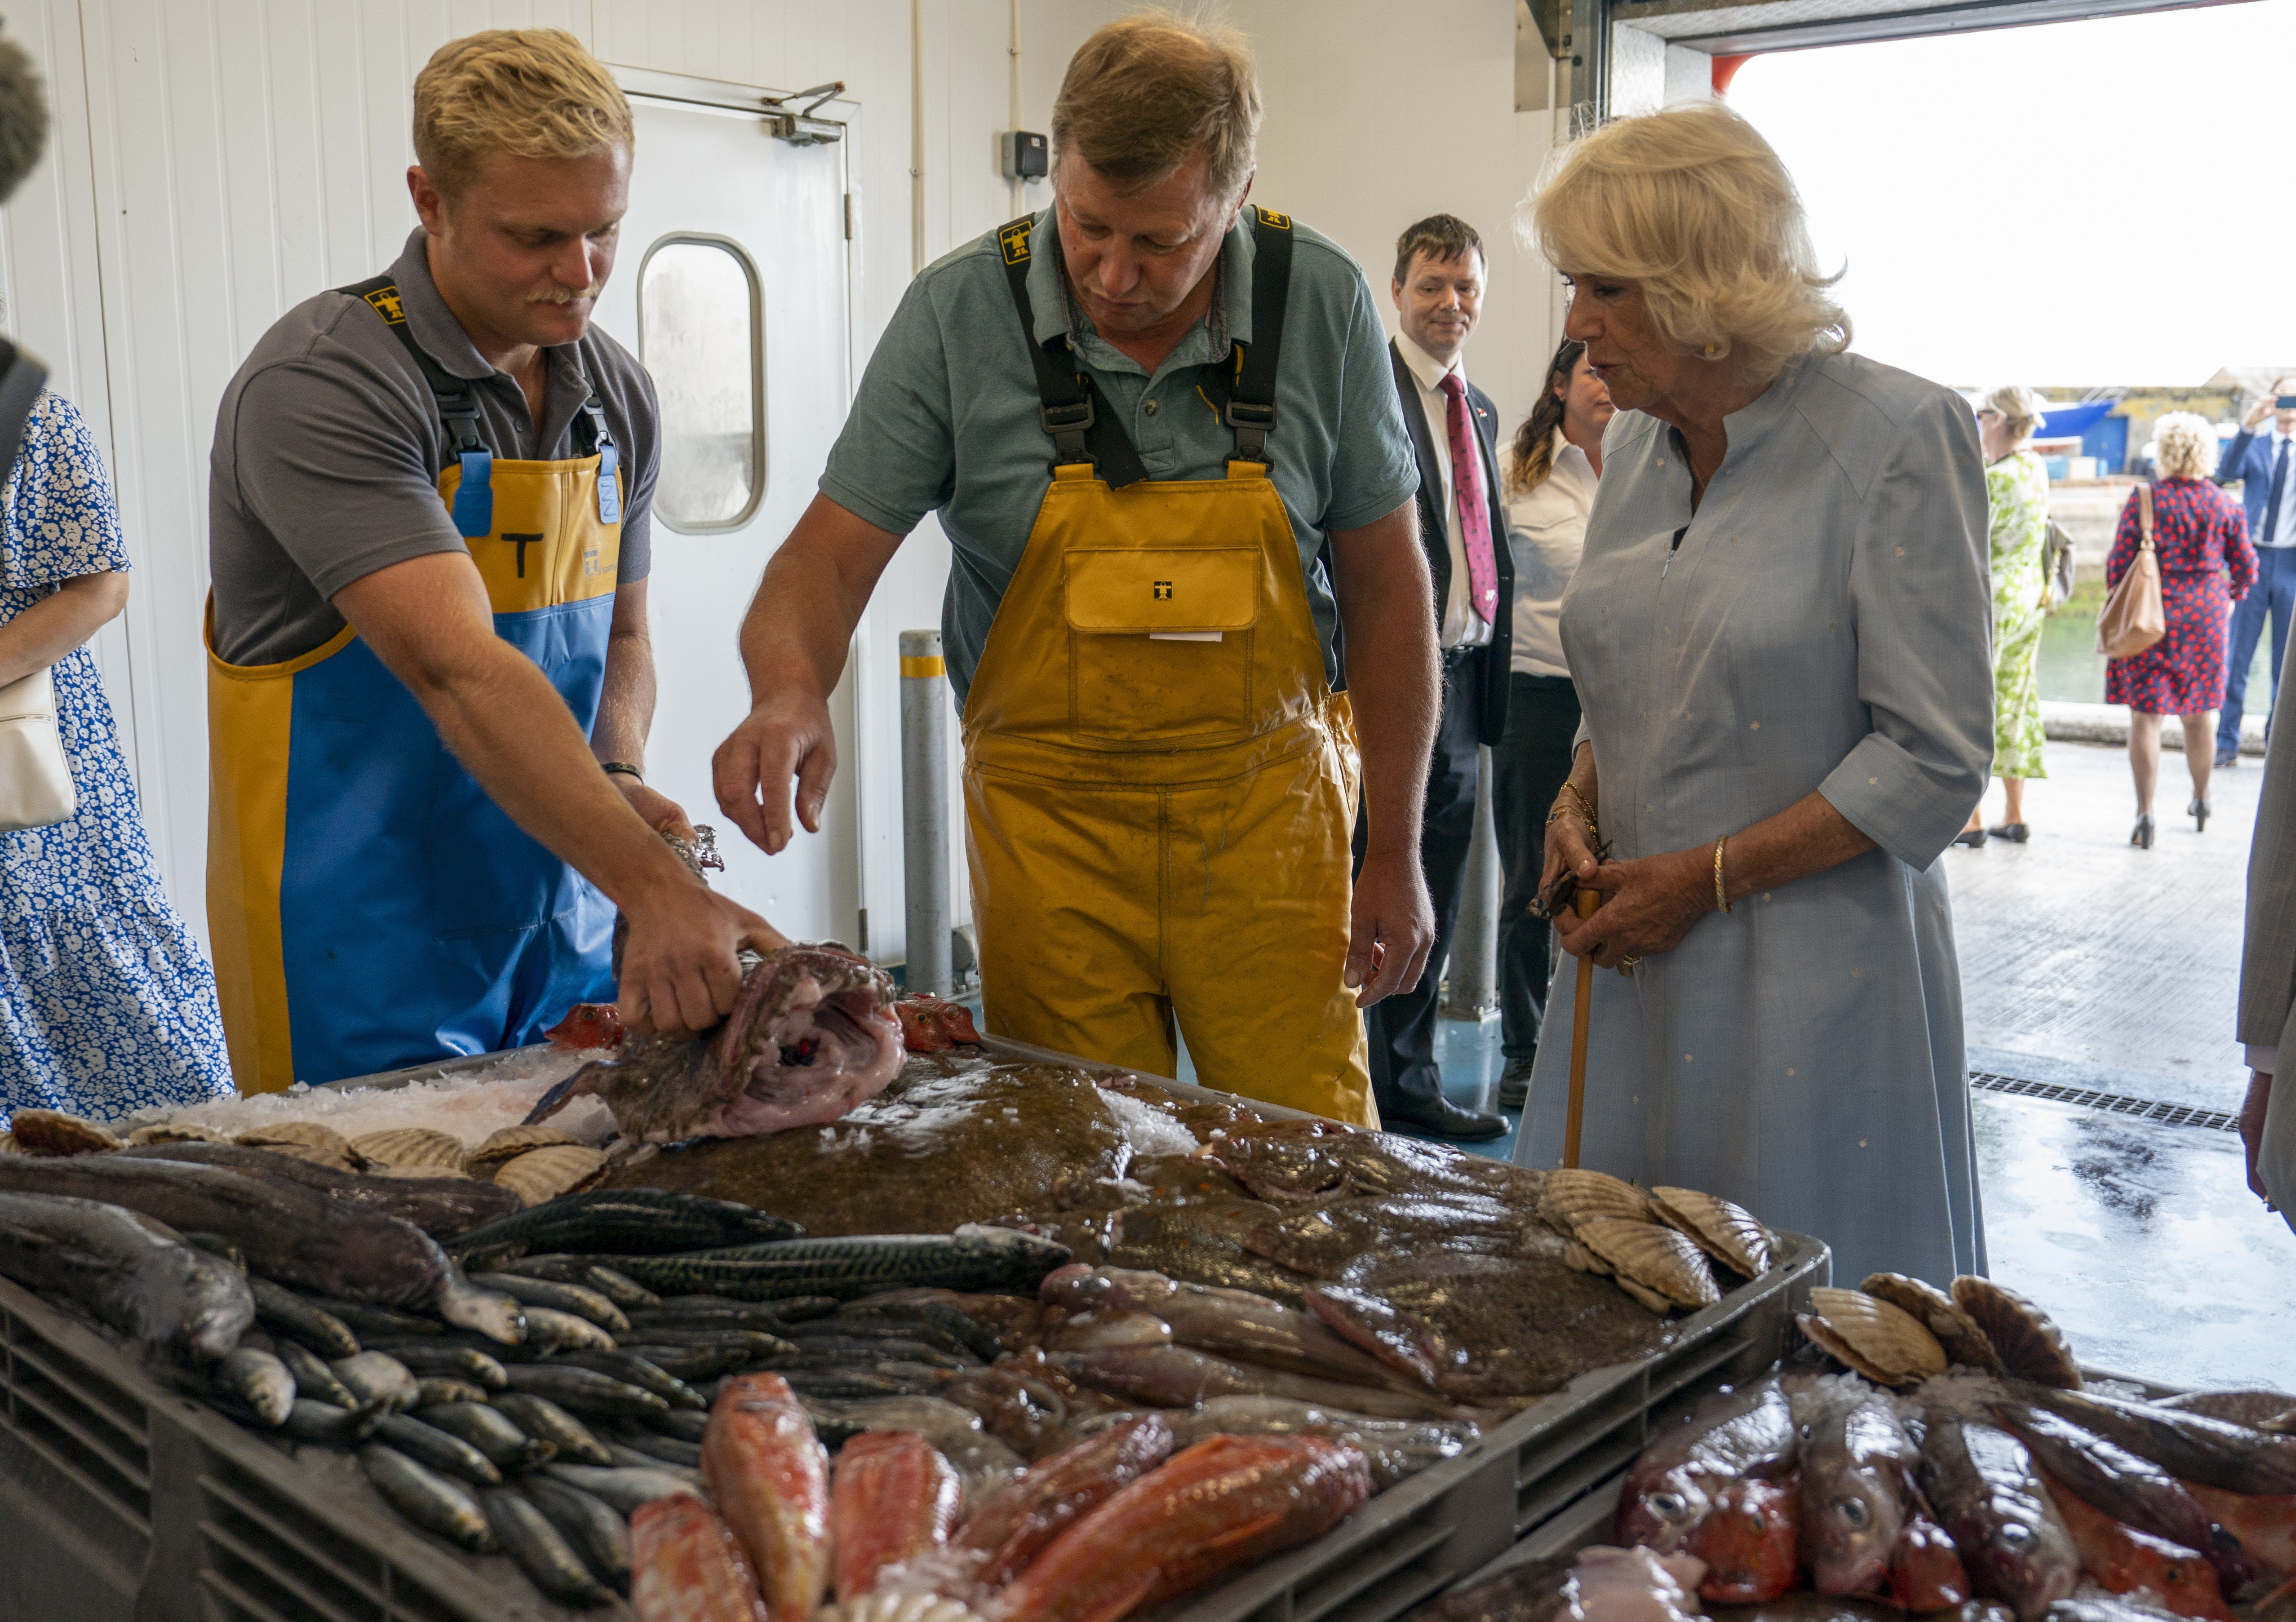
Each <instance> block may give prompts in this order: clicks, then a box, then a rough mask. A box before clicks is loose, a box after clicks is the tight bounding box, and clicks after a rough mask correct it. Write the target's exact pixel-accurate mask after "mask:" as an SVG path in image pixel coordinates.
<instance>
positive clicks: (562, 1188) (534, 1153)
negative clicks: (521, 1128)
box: [495, 1143, 606, 1205]
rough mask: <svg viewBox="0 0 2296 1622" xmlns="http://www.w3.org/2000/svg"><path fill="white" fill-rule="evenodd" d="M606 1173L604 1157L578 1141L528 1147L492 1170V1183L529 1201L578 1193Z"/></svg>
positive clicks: (532, 1202)
mask: <svg viewBox="0 0 2296 1622" xmlns="http://www.w3.org/2000/svg"><path fill="white" fill-rule="evenodd" d="M605 1175H606V1157H605V1156H603V1155H602V1154H600V1153H599V1152H598V1151H596V1150H594V1149H586V1148H584V1147H583V1146H582V1145H581V1144H579V1143H553V1144H550V1145H548V1146H547V1147H545V1148H542V1149H529V1150H528V1151H526V1152H525V1153H524V1154H522V1155H521V1156H519V1157H518V1159H515V1160H512V1161H510V1162H509V1163H508V1164H506V1165H504V1167H502V1169H501V1170H499V1171H497V1172H496V1173H495V1182H496V1184H497V1185H498V1186H500V1187H503V1188H506V1189H508V1190H510V1191H511V1192H512V1193H514V1194H516V1195H517V1196H518V1197H519V1198H520V1199H521V1200H524V1201H526V1203H527V1204H529V1205H540V1204H541V1203H542V1202H543V1201H544V1200H555V1199H557V1198H558V1196H559V1195H561V1194H578V1193H580V1192H582V1191H583V1190H584V1189H586V1188H588V1187H589V1186H591V1184H594V1183H596V1182H597V1181H598V1180H599V1179H600V1178H602V1177H603V1176H605Z"/></svg>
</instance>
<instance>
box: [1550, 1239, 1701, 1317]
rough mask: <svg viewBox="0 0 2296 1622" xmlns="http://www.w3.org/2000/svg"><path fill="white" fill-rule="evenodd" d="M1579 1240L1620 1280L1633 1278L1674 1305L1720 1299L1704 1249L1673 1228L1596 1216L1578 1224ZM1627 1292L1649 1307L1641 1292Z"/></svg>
mask: <svg viewBox="0 0 2296 1622" xmlns="http://www.w3.org/2000/svg"><path fill="white" fill-rule="evenodd" d="M1579 1243H1580V1244H1582V1245H1585V1246H1586V1247H1587V1249H1589V1250H1592V1251H1593V1252H1594V1253H1595V1255H1597V1256H1599V1257H1602V1258H1603V1260H1604V1261H1606V1262H1608V1263H1610V1264H1611V1266H1613V1267H1616V1268H1617V1269H1618V1270H1619V1282H1620V1284H1622V1285H1623V1284H1624V1283H1626V1282H1627V1281H1628V1280H1630V1279H1631V1280H1632V1281H1633V1282H1636V1283H1637V1284H1640V1285H1641V1286H1643V1288H1644V1290H1652V1291H1655V1292H1656V1293H1657V1294H1659V1295H1661V1296H1663V1297H1665V1298H1666V1299H1667V1300H1668V1301H1669V1302H1670V1303H1671V1304H1673V1305H1675V1306H1677V1307H1711V1306H1713V1305H1714V1303H1715V1302H1717V1301H1718V1300H1720V1299H1721V1298H1722V1291H1721V1290H1720V1289H1719V1288H1718V1286H1717V1285H1716V1284H1715V1282H1714V1269H1713V1268H1711V1267H1710V1266H1708V1265H1707V1262H1706V1252H1704V1251H1703V1250H1701V1249H1699V1248H1698V1247H1697V1246H1696V1245H1694V1244H1693V1243H1692V1242H1691V1241H1689V1240H1688V1239H1686V1238H1685V1237H1684V1236H1683V1235H1682V1234H1680V1233H1676V1232H1675V1231H1674V1230H1673V1229H1672V1228H1669V1227H1661V1225H1658V1224H1657V1223H1654V1222H1635V1221H1631V1220H1628V1219H1627V1218H1624V1217H1619V1216H1597V1217H1595V1219H1594V1220H1593V1221H1592V1222H1586V1223H1581V1224H1580V1225H1579ZM1629 1293H1630V1294H1634V1296H1635V1298H1636V1300H1638V1301H1644V1305H1645V1306H1647V1305H1649V1303H1648V1302H1647V1301H1646V1300H1644V1298H1643V1296H1642V1295H1641V1294H1640V1293H1638V1292H1633V1291H1629Z"/></svg>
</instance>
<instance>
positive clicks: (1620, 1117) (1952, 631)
mask: <svg viewBox="0 0 2296 1622" xmlns="http://www.w3.org/2000/svg"><path fill="white" fill-rule="evenodd" d="M1726 428H1727V432H1728V436H1729V448H1728V453H1727V455H1726V456H1725V458H1724V460H1723V463H1722V466H1721V469H1720V471H1718V473H1717V474H1716V475H1715V477H1714V479H1712V481H1711V482H1710V484H1709V485H1708V487H1707V491H1706V496H1705V499H1704V501H1703V502H1702V504H1701V505H1700V507H1699V510H1698V512H1697V514H1696V516H1695V517H1693V515H1692V512H1691V507H1690V475H1689V471H1688V469H1687V467H1686V466H1685V463H1684V460H1683V455H1682V450H1681V442H1680V439H1679V437H1678V436H1677V434H1676V433H1675V431H1674V430H1672V429H1670V428H1669V427H1668V426H1667V425H1666V424H1664V423H1662V422H1659V421H1658V420H1657V419H1656V418H1653V417H1649V416H1645V415H1644V414H1641V413H1639V412H1621V413H1620V414H1619V416H1618V417H1617V419H1616V420H1615V421H1613V422H1611V426H1610V429H1609V431H1608V432H1607V433H1606V434H1605V435H1604V438H1603V481H1602V484H1601V486H1600V487H1599V489H1598V491H1597V493H1596V496H1595V510H1594V512H1593V514H1592V516H1591V518H1590V519H1589V520H1588V523H1587V551H1586V556H1585V559H1584V561H1581V562H1580V564H1579V571H1578V573H1577V575H1576V576H1575V577H1574V578H1572V580H1571V583H1570V589H1569V590H1568V591H1567V592H1566V593H1565V594H1563V598H1562V643H1563V648H1564V651H1565V653H1566V655H1567V656H1568V658H1569V660H1570V670H1571V673H1572V675H1573V676H1575V677H1576V679H1577V682H1578V685H1579V699H1580V701H1581V702H1582V703H1583V704H1584V705H1585V707H1586V716H1587V720H1586V725H1585V728H1584V729H1583V731H1582V734H1581V735H1582V736H1584V737H1588V738H1591V739H1592V740H1593V741H1594V746H1595V769H1596V773H1597V776H1598V780H1599V785H1600V799H1599V813H1600V816H1601V820H1602V831H1603V838H1604V839H1605V840H1608V841H1609V842H1610V843H1611V847H1612V848H1611V855H1612V856H1613V857H1615V858H1616V859H1620V860H1626V859H1630V858H1633V857H1636V856H1653V855H1658V854H1661V853H1663V852H1666V851H1670V850H1680V849H1683V848H1688V847H1700V848H1704V849H1706V850H1709V851H1710V850H1711V848H1712V846H1713V842H1714V840H1715V839H1716V838H1717V837H1718V836H1719V835H1724V834H1731V833H1735V832H1737V831H1740V830H1742V829H1743V828H1746V827H1748V826H1750V825H1751V824H1752V823H1759V822H1760V821H1762V820H1763V819H1764V818H1766V817H1768V816H1772V815H1776V814H1777V813H1778V812H1781V811H1784V809H1786V808H1787V807H1789V806H1792V805H1793V804H1794V803H1795V802H1796V801H1797V800H1800V799H1802V798H1803V797H1804V796H1805V795H1807V794H1808V793H1809V792H1810V791H1812V790H1816V791H1819V792H1821V793H1823V794H1824V795H1825V798H1826V799H1827V800H1828V801H1829V802H1830V803H1831V804H1832V805H1833V807H1834V808H1835V809H1836V810H1838V811H1840V812H1841V815H1843V816H1845V817H1847V818H1848V819H1849V822H1850V823H1853V824H1854V825H1855V826H1857V828H1858V829H1859V830H1861V831H1864V832H1865V833H1866V834H1867V835H1868V836H1869V837H1871V838H1872V839H1873V840H1874V842H1875V843H1876V845H1877V846H1878V847H1879V848H1877V849H1874V850H1870V851H1868V852H1866V854H1865V855H1864V856H1857V857H1856V858H1854V859H1852V860H1850V861H1849V862H1846V863H1844V864H1841V865H1840V866H1838V867H1835V868H1833V869H1832V870H1831V871H1829V872H1822V873H1817V874H1815V875H1813V876H1811V877H1809V878H1807V879H1803V880H1800V881H1797V882H1795V883H1792V884H1787V885H1782V886H1780V887H1778V888H1777V889H1773V890H1771V891H1768V892H1767V893H1758V894H1754V895H1750V896H1747V897H1744V898H1743V900H1741V901H1739V902H1738V903H1737V904H1736V907H1735V910H1734V912H1732V913H1720V912H1713V913H1708V914H1706V916H1704V917H1703V918H1702V919H1700V920H1699V922H1697V923H1696V924H1694V925H1693V926H1692V928H1691V930H1690V932H1689V934H1688V935H1686V936H1685V938H1683V940H1682V943H1681V944H1680V945H1679V946H1677V947H1676V948H1675V949H1674V950H1673V951H1671V952H1666V953H1661V954H1654V955H1652V956H1651V957H1649V958H1648V959H1647V960H1646V961H1644V963H1642V965H1641V966H1640V967H1639V968H1638V969H1636V971H1635V972H1634V974H1633V976H1632V978H1627V977H1622V976H1621V975H1620V974H1619V973H1618V972H1617V971H1615V970H1598V971H1595V999H1594V1012H1593V1016H1592V1018H1591V1019H1590V1020H1589V1021H1588V1023H1589V1026H1590V1031H1589V1038H1588V1055H1587V1103H1586V1125H1585V1136H1584V1143H1583V1148H1582V1152H1581V1157H1580V1159H1581V1164H1583V1165H1586V1166H1588V1167H1593V1168H1595V1169H1596V1170H1600V1171H1607V1172H1611V1173H1613V1174H1615V1175H1616V1176H1621V1177H1627V1178H1629V1179H1632V1180H1633V1181H1635V1182H1637V1183H1640V1184H1644V1185H1645V1186H1650V1185H1652V1184H1671V1185H1676V1186H1680V1187H1686V1188H1697V1189H1703V1190H1706V1191H1708V1192H1712V1193H1716V1194H1719V1195H1722V1196H1723V1197H1724V1198H1726V1199H1730V1200H1736V1201H1737V1202H1738V1203H1740V1204H1741V1205H1743V1206H1745V1207H1747V1208H1750V1209H1751V1210H1752V1211H1753V1212H1755V1213H1756V1214H1757V1215H1758V1216H1760V1217H1761V1218H1762V1219H1763V1220H1764V1221H1766V1222H1767V1223H1768V1224H1770V1225H1772V1226H1773V1227H1777V1228H1783V1229H1787V1230H1791V1231H1793V1232H1797V1233H1811V1234H1815V1235H1816V1236H1817V1237H1818V1238H1820V1239H1823V1240H1824V1241H1825V1242H1826V1243H1828V1244H1829V1245H1831V1246H1833V1256H1834V1262H1833V1274H1834V1277H1835V1279H1836V1281H1837V1282H1848V1283H1849V1284H1852V1285H1854V1284H1856V1282H1857V1281H1858V1280H1859V1279H1862V1278H1864V1277H1865V1276H1866V1274H1868V1273H1872V1272H1875V1271H1879V1270H1883V1269H1887V1270H1890V1271H1894V1272H1899V1273H1908V1274H1915V1275H1916V1276H1918V1277H1922V1278H1926V1279H1929V1280H1931V1282H1935V1283H1939V1284H1943V1283H1944V1282H1947V1281H1948V1279H1950V1278H1951V1277H1952V1276H1953V1275H1954V1274H1957V1273H1983V1272H1984V1271H1985V1239H1984V1228H1983V1222H1982V1216H1981V1213H1980V1208H1979V1202H1978V1191H1977V1177H1976V1168H1975V1164H1974V1159H1973V1155H1972V1143H1971V1123H1970V1110H1969V1086H1968V1075H1967V1071H1966V1069H1965V1068H1964V1051H1963V1037H1962V1023H1961V971H1960V966H1959V964H1958V963H1957V961H1956V957H1955V954H1954V944H1953V922H1952V913H1951V908H1950V905H1949V903H1948V898H1947V894H1946V878H1945V872H1944V870H1943V866H1942V864H1940V862H1939V856H1940V855H1941V854H1942V853H1943V852H1944V850H1945V848H1946V847H1947V845H1948V842H1949V841H1950V840H1952V838H1953V836H1954V834H1955V833H1956V832H1957V831H1959V830H1960V828H1961V827H1962V824H1963V823H1964V821H1965V820H1966V819H1967V818H1968V815H1969V812H1970V808H1971V807H1972V806H1974V805H1975V804H1976V803H1977V800H1978V798H1979V796H1980V794H1981V793H1982V792H1983V791H1984V787H1985V780H1986V772H1987V768H1988V766H1989V762H1990V761H1991V758H1992V754H1993V674H1992V664H1991V655H1990V650H1989V635H1990V627H1991V611H1992V605H1991V598H1990V586H1989V582H1988V579H1987V511H1986V496H1985V474H1984V465H1983V462H1982V459H1981V458H1980V455H1979V451H1978V439H1977V427H1976V422H1975V421H1974V418H1973V417H1972V414H1971V411H1970V408H1969V406H1968V405H1967V404H1966V403H1965V402H1964V400H1962V399H1961V398H1960V397H1958V396H1957V395H1955V394H1953V393H1951V392H1949V391H1948V390H1947V389H1941V388H1939V387H1938V386H1937V385H1935V384H1933V383H1929V382H1925V381H1922V380H1921V379H1919V378H1916V377H1914V376H1911V375H1909V374H1908V373H1903V372H1898V371H1896V370H1893V369H1892V368H1890V367H1887V366H1881V365H1875V364H1874V363H1873V362H1871V361H1868V360H1865V359H1863V358H1861V357H1859V356H1854V355H1839V356H1805V357H1803V358H1802V359H1800V360H1798V361H1796V362H1794V363H1792V365H1789V366H1788V367H1787V368H1786V370H1785V372H1784V373H1783V374H1781V375H1780V376H1779V378H1778V379H1777V381H1775V382H1774V383H1773V384H1771V386H1770V388H1769V389H1767V391H1766V392H1765V393H1764V394H1763V395H1762V397H1760V398H1759V399H1758V400H1756V401H1754V403H1753V404H1751V406H1747V407H1746V408H1745V409H1744V410H1743V411H1740V412H1737V413H1734V414H1733V415H1731V416H1730V418H1729V419H1728V421H1727V423H1726ZM1685 525H1686V526H1688V528H1687V532H1686V533H1685V535H1684V536H1683V537H1682V544H1681V546H1680V549H1679V550H1678V551H1677V552H1675V553H1672V554H1671V557H1670V558H1669V542H1670V541H1671V539H1672V538H1673V536H1674V532H1675V531H1676V530H1677V529H1679V528H1683V527H1684V526H1685ZM1577 968H1578V965H1577V963H1576V961H1575V960H1573V959H1571V958H1569V957H1565V958H1563V959H1562V966H1561V970H1560V972H1559V975H1558V978H1557V982H1556V986H1555V990H1554V995H1553V996H1552V997H1551V999H1550V1000H1549V1003H1548V1009H1549V1014H1548V1026H1547V1029H1546V1032H1544V1033H1543V1034H1542V1036H1541V1038H1540V1041H1539V1051H1538V1061H1537V1068H1536V1069H1535V1071H1534V1073H1533V1077H1532V1083H1531V1088H1530V1102H1529V1106H1528V1107H1527V1109H1526V1110H1525V1111H1524V1117H1523V1126H1522V1130H1521V1134H1520V1135H1519V1138H1518V1141H1517V1144H1516V1149H1515V1158H1516V1159H1517V1160H1518V1161H1520V1162H1521V1163H1522V1164H1523V1165H1526V1166H1556V1165H1560V1164H1561V1163H1562V1126H1563V1115H1564V1109H1565V1101H1566V1095H1567V1094H1568V1092H1569V1088H1570V1034H1571V1033H1570V1027H1571V1021H1572V1012H1573V998H1572V996H1571V995H1570V992H1571V988H1572V986H1573V983H1574V977H1575V975H1576V973H1577Z"/></svg>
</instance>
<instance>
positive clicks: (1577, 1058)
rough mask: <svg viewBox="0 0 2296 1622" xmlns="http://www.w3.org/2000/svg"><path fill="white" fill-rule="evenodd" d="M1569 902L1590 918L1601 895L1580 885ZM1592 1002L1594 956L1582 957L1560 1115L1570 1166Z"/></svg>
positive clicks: (1583, 1091) (1580, 1117)
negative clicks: (1566, 1098)
mask: <svg viewBox="0 0 2296 1622" xmlns="http://www.w3.org/2000/svg"><path fill="white" fill-rule="evenodd" d="M1570 905H1572V907H1573V908H1575V909H1576V910H1577V912H1578V913H1579V917H1581V918H1592V917H1593V916H1594V915H1595V908H1596V907H1598V906H1600V905H1603V897H1601V896H1600V895H1599V894H1597V893H1596V892H1595V891H1594V890H1591V889H1581V890H1579V892H1578V894H1577V895H1576V896H1574V897H1571V903H1570ZM1594 1002H1595V960H1594V959H1593V958H1591V957H1582V958H1580V959H1579V986H1578V995H1577V996H1576V998H1575V999H1574V1000H1573V1002H1572V1005H1571V1009H1572V1012H1571V1016H1570V1107H1569V1110H1568V1111H1567V1112H1566V1113H1565V1114H1564V1116H1563V1118H1562V1163H1563V1164H1564V1165H1565V1166H1570V1167H1576V1166H1577V1165H1578V1164H1579V1127H1580V1126H1582V1125H1583V1124H1584V1123H1585V1121H1586V1118H1587V1012H1588V1011H1589V1010H1590V1009H1591V1008H1592V1007H1593V1006H1594Z"/></svg>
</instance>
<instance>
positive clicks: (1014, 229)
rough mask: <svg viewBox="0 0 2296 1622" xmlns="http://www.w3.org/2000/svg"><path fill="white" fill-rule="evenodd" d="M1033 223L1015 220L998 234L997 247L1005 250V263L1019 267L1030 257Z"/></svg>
mask: <svg viewBox="0 0 2296 1622" xmlns="http://www.w3.org/2000/svg"><path fill="white" fill-rule="evenodd" d="M1032 223H1033V222H1031V221H1029V220H1025V219H1022V220H1015V221H1013V223H1012V224H1011V225H1007V226H1005V228H1004V229H1003V230H1001V231H999V232H997V233H996V245H997V246H998V247H999V248H1001V249H1003V250H1005V263H1006V264H1007V265H1018V264H1020V263H1021V261H1022V260H1023V259H1025V258H1028V257H1029V225H1031V224H1032Z"/></svg>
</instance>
